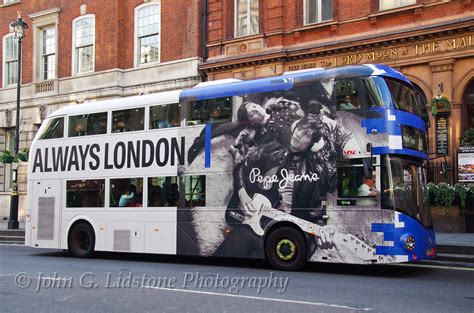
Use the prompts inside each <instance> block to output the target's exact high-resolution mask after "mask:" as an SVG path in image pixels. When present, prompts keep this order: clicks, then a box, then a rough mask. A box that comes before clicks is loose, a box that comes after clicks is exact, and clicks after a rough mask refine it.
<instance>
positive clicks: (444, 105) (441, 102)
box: [431, 96, 451, 115]
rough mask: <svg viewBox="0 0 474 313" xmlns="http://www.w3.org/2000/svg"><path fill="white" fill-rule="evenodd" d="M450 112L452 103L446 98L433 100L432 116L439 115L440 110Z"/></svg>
mask: <svg viewBox="0 0 474 313" xmlns="http://www.w3.org/2000/svg"><path fill="white" fill-rule="evenodd" d="M440 109H442V110H450V109H451V102H449V100H448V98H446V97H445V96H436V97H434V98H433V99H431V114H433V115H436V114H438V110H440Z"/></svg>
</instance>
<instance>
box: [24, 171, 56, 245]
mask: <svg viewBox="0 0 474 313" xmlns="http://www.w3.org/2000/svg"><path fill="white" fill-rule="evenodd" d="M60 187H61V181H60V180H59V179H55V180H36V181H33V190H32V197H33V203H32V205H33V209H32V210H31V212H32V216H31V226H32V235H33V236H32V243H33V245H34V246H35V247H41V248H58V247H59V246H60V243H59V221H60V216H59V215H60V210H59V208H60V203H61V193H60V190H61V188H60Z"/></svg>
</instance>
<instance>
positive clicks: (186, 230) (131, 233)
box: [26, 65, 436, 270]
mask: <svg viewBox="0 0 474 313" xmlns="http://www.w3.org/2000/svg"><path fill="white" fill-rule="evenodd" d="M425 138H426V126H425V123H424V121H423V120H422V118H421V112H420V108H419V105H418V104H417V100H416V94H415V91H414V87H413V85H412V84H411V83H410V82H409V80H408V79H407V78H406V77H404V76H403V75H402V74H400V73H399V72H397V71H395V70H393V69H392V68H390V67H387V66H383V65H357V66H349V67H341V68H332V69H313V70H308V71H301V72H290V73H285V74H284V75H282V76H278V77H271V78H265V79H257V80H251V81H239V80H234V79H230V80H222V81H212V82H205V83H201V84H199V85H198V86H196V87H194V88H190V89H186V90H180V91H170V92H163V93H157V94H151V95H143V96H136V97H127V98H121V99H115V100H110V101H102V102H92V103H86V104H81V105H75V106H68V107H64V108H61V109H59V110H57V111H55V112H53V113H52V114H50V115H49V117H48V118H47V119H46V120H45V121H44V122H43V125H42V126H41V128H40V129H39V131H38V134H37V136H36V138H35V140H34V141H33V143H32V146H31V150H30V158H29V164H28V166H29V168H28V211H27V221H26V230H27V232H26V245H28V246H32V247H38V248H57V249H68V250H69V251H70V252H71V253H72V254H73V255H74V256H77V257H90V256H92V254H93V252H94V251H116V252H133V253H157V254H170V255H197V256H219V257H240V258H266V259H267V260H268V262H269V263H270V264H271V265H272V266H274V267H275V268H278V269H284V270H293V269H299V268H301V267H302V266H303V265H304V264H305V263H306V262H307V261H316V262H342V263H362V264H373V263H376V264H377V263H395V262H408V261H414V260H422V259H429V258H433V257H434V256H435V254H436V245H435V237H434V231H433V228H432V222H431V216H430V210H429V205H428V203H427V194H426V192H425V188H426V184H425V180H424V177H425V175H424V172H425V170H424V165H425V163H426V160H427V159H428V156H427V146H426V141H425Z"/></svg>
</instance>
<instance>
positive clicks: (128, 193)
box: [119, 185, 137, 207]
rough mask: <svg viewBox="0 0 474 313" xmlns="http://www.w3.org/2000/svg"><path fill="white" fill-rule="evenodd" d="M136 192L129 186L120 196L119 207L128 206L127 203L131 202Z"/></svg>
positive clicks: (135, 188)
mask: <svg viewBox="0 0 474 313" xmlns="http://www.w3.org/2000/svg"><path fill="white" fill-rule="evenodd" d="M136 192H137V187H135V186H134V185H130V186H129V188H128V190H125V192H124V193H123V194H122V195H121V196H120V200H119V207H124V206H128V203H130V202H133V198H134V197H135V194H136Z"/></svg>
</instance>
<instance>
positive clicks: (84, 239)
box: [68, 223, 95, 258]
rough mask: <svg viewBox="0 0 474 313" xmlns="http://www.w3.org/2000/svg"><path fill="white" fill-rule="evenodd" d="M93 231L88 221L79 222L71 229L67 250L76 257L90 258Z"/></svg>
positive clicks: (92, 247)
mask: <svg viewBox="0 0 474 313" xmlns="http://www.w3.org/2000/svg"><path fill="white" fill-rule="evenodd" d="M94 247H95V233H94V229H93V228H92V226H91V225H90V224H89V223H79V224H77V225H75V226H73V228H72V229H71V231H70V232H69V238H68V248H69V251H70V252H71V253H72V255H74V256H75V257H77V258H90V257H91V256H92V255H93V254H94Z"/></svg>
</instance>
